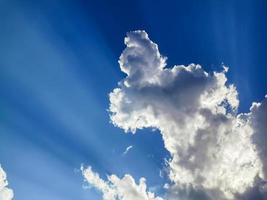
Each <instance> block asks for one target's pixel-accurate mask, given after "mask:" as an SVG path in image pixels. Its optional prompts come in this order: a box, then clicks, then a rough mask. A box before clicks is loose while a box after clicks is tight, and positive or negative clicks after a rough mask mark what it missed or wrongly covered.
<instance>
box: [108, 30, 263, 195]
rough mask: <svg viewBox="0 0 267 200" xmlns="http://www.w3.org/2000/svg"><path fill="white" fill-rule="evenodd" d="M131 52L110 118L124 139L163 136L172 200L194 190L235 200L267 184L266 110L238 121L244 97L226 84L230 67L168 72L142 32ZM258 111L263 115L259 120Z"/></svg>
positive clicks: (123, 61) (131, 39)
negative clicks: (146, 131) (150, 133)
mask: <svg viewBox="0 0 267 200" xmlns="http://www.w3.org/2000/svg"><path fill="white" fill-rule="evenodd" d="M125 44H126V46H127V47H126V49H125V50H124V51H123V53H122V54H121V56H120V60H119V64H120V68H121V70H122V71H123V72H125V73H126V74H127V76H126V78H125V79H123V80H122V81H121V82H120V83H119V87H118V88H116V89H114V90H113V92H111V93H110V113H111V115H110V118H111V121H112V123H113V124H114V125H115V126H118V127H120V128H122V129H124V130H125V131H126V132H133V133H135V132H136V130H137V129H142V128H147V127H150V128H156V129H158V130H160V132H161V134H162V137H163V141H164V144H165V148H166V149H167V150H168V151H169V152H170V154H171V159H170V160H169V162H168V164H169V178H170V181H171V182H172V184H171V185H170V187H169V188H170V189H169V190H170V196H169V197H167V198H169V199H177V198H178V196H179V195H180V196H181V193H183V192H182V191H185V190H195V191H204V193H206V195H207V196H208V197H207V198H211V199H233V198H234V197H235V195H236V194H239V193H244V192H245V191H246V190H248V189H249V188H251V187H253V185H254V180H255V179H256V178H261V179H265V177H266V171H267V170H264V168H263V167H265V166H264V163H267V162H265V161H263V160H264V158H265V155H266V153H267V150H266V149H267V148H266V147H264V146H265V144H266V142H265V143H264V142H263V141H262V140H261V138H263V137H264V136H265V135H264V134H266V130H267V129H266V122H267V117H266V113H267V112H266V109H265V111H264V112H263V111H262V110H263V109H262V107H263V106H260V105H262V104H254V106H253V107H252V113H248V114H239V115H237V114H236V113H237V108H238V105H239V100H238V93H237V91H236V88H235V87H234V86H233V85H228V84H227V83H226V82H227V78H226V72H227V70H228V69H227V68H226V67H225V68H224V70H222V71H221V72H212V73H207V72H206V71H204V69H203V68H202V67H201V66H200V65H195V64H191V65H189V66H184V65H179V66H174V67H172V68H166V58H165V57H163V56H161V55H160V53H159V50H158V46H157V45H156V44H155V43H153V42H152V41H151V40H150V39H149V38H148V35H147V33H146V32H144V31H134V32H130V33H128V34H127V37H126V39H125ZM257 108H258V109H259V110H261V112H260V111H257V115H256V114H253V113H254V112H255V113H256V111H254V110H256V109H257ZM261 115H263V116H261ZM256 116H260V117H259V118H260V119H261V121H262V122H260V125H259V120H258V119H256V120H253V119H254V118H257V117H256ZM261 126H262V127H261ZM258 128H259V130H257V129H258ZM264 128H265V129H264ZM263 130H264V132H262V131H263ZM255 135H256V136H255ZM260 135H262V136H260ZM253 138H255V139H254V140H255V141H254V140H252V139H253ZM257 138H259V139H257ZM266 138H267V137H265V140H266ZM259 150H261V152H262V154H258V151H259ZM259 155H260V156H259ZM265 168H266V169H267V167H265ZM177 192H178V193H179V194H177Z"/></svg>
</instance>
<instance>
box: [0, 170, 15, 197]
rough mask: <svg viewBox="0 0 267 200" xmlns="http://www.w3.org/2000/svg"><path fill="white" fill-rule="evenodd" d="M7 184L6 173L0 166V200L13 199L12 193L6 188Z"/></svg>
mask: <svg viewBox="0 0 267 200" xmlns="http://www.w3.org/2000/svg"><path fill="white" fill-rule="evenodd" d="M7 185H8V182H7V180H6V173H5V171H4V170H3V169H2V167H1V166H0V200H11V199H13V191H12V190H11V189H9V188H7Z"/></svg>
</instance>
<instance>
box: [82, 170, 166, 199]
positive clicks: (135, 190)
mask: <svg viewBox="0 0 267 200" xmlns="http://www.w3.org/2000/svg"><path fill="white" fill-rule="evenodd" d="M82 172H83V175H84V178H85V179H86V181H87V182H88V183H89V184H90V185H92V186H93V187H95V188H97V189H98V190H100V191H101V192H102V193H103V199H104V200H117V199H119V200H163V199H162V198H160V197H156V196H155V195H154V194H153V193H152V192H149V191H147V186H146V180H145V179H144V178H141V179H140V180H139V184H136V183H135V180H134V179H133V178H132V176H130V175H127V174H126V175H125V176H124V177H123V178H121V179H120V178H118V177H117V176H116V175H111V176H108V180H107V181H105V180H103V179H101V178H100V177H99V175H98V174H97V173H96V172H93V171H92V169H91V167H88V168H86V169H84V168H82Z"/></svg>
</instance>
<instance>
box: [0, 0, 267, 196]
mask: <svg viewBox="0 0 267 200" xmlns="http://www.w3.org/2000/svg"><path fill="white" fill-rule="evenodd" d="M266 9H267V2H266V1H261V0H259V1H253V0H251V1H214V0H210V1H208V0H207V1H193V0H190V1H156V2H155V1H141V0H136V1H125V0H123V1H120V0H117V1H102V0H98V1H86V0H77V1H70V0H66V1H52V0H51V1H50V0H46V1H45V0H44V1H43V0H40V1H30V0H29V1H28V0H26V1H15V0H1V1H0V14H1V17H0V29H1V31H0V110H1V112H0V163H1V165H2V166H3V167H4V168H5V171H6V172H7V174H8V179H9V183H10V187H11V188H13V189H14V191H15V199H19V200H28V199H38V200H47V199H49V200H61V199H62V200H63V199H64V200H72V199H81V200H83V199H84V200H85V199H96V200H97V199H101V195H100V193H98V192H96V191H95V190H84V189H83V187H82V185H83V177H82V175H81V173H80V172H79V170H77V169H79V168H80V165H81V164H82V163H83V164H84V165H91V166H92V167H93V168H94V169H96V170H97V171H98V172H99V173H100V174H101V175H103V176H104V175H105V174H111V173H115V174H118V175H119V176H121V175H123V174H125V173H130V174H132V175H133V176H134V177H135V178H140V177H142V176H145V177H146V178H147V180H148V181H147V183H148V185H149V186H151V187H153V186H157V185H160V184H163V183H164V182H165V180H164V179H163V178H161V177H160V176H159V170H160V169H161V168H162V167H163V165H164V158H166V157H168V156H169V155H168V153H167V151H166V150H165V149H164V145H163V143H162V139H161V136H160V134H151V133H150V132H151V131H150V130H142V131H138V132H140V133H142V134H136V135H132V134H123V130H121V129H119V128H116V127H114V126H113V125H112V124H111V123H110V119H109V115H108V112H107V109H108V107H109V99H108V94H109V92H111V91H112V89H113V88H115V87H116V86H117V83H118V81H120V80H121V79H122V78H123V77H124V76H125V75H124V74H123V73H122V72H121V71H120V69H119V65H118V62H117V61H118V58H119V56H120V54H121V52H122V50H123V49H124V43H123V39H124V37H125V35H126V32H128V31H132V30H137V29H141V30H146V32H147V33H148V34H149V37H150V38H151V39H152V40H153V41H155V42H156V43H157V44H158V45H159V49H160V51H161V53H162V54H163V55H166V56H167V57H168V60H167V63H168V66H173V65H174V64H185V65H187V64H190V63H198V64H201V65H202V67H203V68H204V69H205V70H206V71H211V70H220V69H221V64H222V63H224V64H225V65H227V66H229V67H230V70H229V72H228V78H229V82H230V83H234V84H235V85H236V86H237V90H238V92H239V98H240V108H239V110H240V111H242V112H243V111H245V112H247V111H248V110H249V107H250V105H251V102H252V101H259V100H261V99H262V98H263V97H264V95H265V94H266V91H267V81H266V74H267V69H266V66H267V60H266V52H267V40H266V34H267V26H266V20H265V19H266V17H267V16H266V15H267V14H266ZM129 145H133V148H132V149H131V150H130V151H129V153H128V154H127V155H126V156H123V155H122V154H123V152H124V151H125V149H126V148H127V147H128V146H129Z"/></svg>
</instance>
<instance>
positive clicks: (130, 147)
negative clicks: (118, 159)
mask: <svg viewBox="0 0 267 200" xmlns="http://www.w3.org/2000/svg"><path fill="white" fill-rule="evenodd" d="M132 148H133V146H132V145H130V146H128V147H127V148H126V149H125V151H124V152H123V153H122V155H126V154H127V153H128V152H129V151H130V150H131V149H132Z"/></svg>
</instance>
